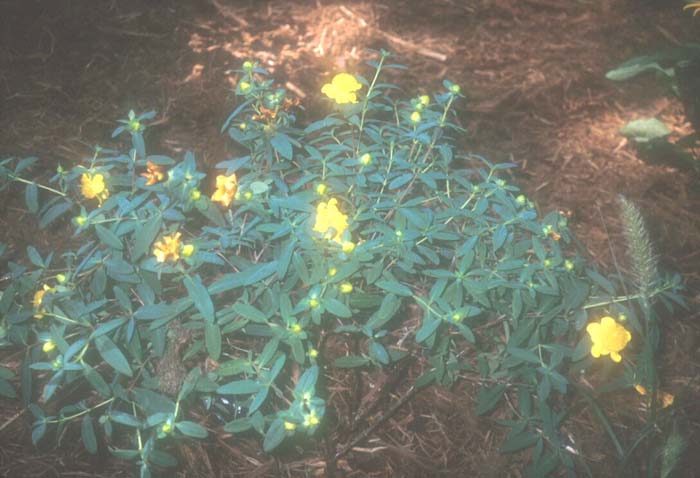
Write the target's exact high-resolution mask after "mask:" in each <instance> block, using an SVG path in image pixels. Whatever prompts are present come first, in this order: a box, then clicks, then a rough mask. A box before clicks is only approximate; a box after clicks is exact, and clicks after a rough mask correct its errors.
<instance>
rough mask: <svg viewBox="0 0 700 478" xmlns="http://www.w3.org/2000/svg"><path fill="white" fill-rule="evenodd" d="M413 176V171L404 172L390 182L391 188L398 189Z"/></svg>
mask: <svg viewBox="0 0 700 478" xmlns="http://www.w3.org/2000/svg"><path fill="white" fill-rule="evenodd" d="M412 178H413V173H404V174H402V175H401V176H399V177H397V178H394V179H393V181H391V182H390V183H389V189H398V188H400V187H401V186H403V185H404V184H406V183H408V182H409V181H410V180H411V179H412Z"/></svg>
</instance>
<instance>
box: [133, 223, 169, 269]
mask: <svg viewBox="0 0 700 478" xmlns="http://www.w3.org/2000/svg"><path fill="white" fill-rule="evenodd" d="M162 222H163V220H162V218H161V217H160V216H158V217H156V218H150V219H149V220H147V221H146V222H145V224H143V225H142V226H141V227H139V228H138V229H136V232H135V233H134V249H133V250H132V251H131V257H132V259H133V260H135V261H136V260H138V259H139V258H140V257H141V256H143V255H144V254H146V253H147V252H148V250H149V249H150V248H151V244H152V243H153V241H154V240H155V238H156V236H157V235H158V233H159V232H160V227H161V225H162Z"/></svg>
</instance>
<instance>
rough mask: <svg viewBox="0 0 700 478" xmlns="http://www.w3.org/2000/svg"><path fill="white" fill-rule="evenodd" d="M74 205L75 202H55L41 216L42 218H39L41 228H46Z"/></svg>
mask: <svg viewBox="0 0 700 478" xmlns="http://www.w3.org/2000/svg"><path fill="white" fill-rule="evenodd" d="M72 207H73V204H72V203H69V202H59V203H58V204H54V205H53V206H51V207H50V208H49V209H48V210H47V211H46V212H45V213H44V214H43V215H42V216H41V219H40V220H39V229H44V228H45V227H46V226H48V225H49V224H51V223H52V222H54V221H55V220H56V219H58V218H59V217H61V216H62V215H63V214H65V213H66V212H67V211H68V210H70V209H71V208H72Z"/></svg>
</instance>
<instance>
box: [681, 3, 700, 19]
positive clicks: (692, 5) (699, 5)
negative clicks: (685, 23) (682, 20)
mask: <svg viewBox="0 0 700 478" xmlns="http://www.w3.org/2000/svg"><path fill="white" fill-rule="evenodd" d="M691 8H693V9H694V11H693V16H695V15H697V14H698V13H700V2H693V3H689V4H688V5H686V6H684V7H683V10H689V9H691Z"/></svg>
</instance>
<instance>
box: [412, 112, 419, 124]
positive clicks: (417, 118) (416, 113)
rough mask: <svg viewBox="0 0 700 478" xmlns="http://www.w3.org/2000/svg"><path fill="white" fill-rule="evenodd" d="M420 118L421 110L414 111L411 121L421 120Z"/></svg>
mask: <svg viewBox="0 0 700 478" xmlns="http://www.w3.org/2000/svg"><path fill="white" fill-rule="evenodd" d="M420 120H421V115H420V113H419V112H417V111H414V112H413V113H411V121H412V122H413V123H418V122H420Z"/></svg>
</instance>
